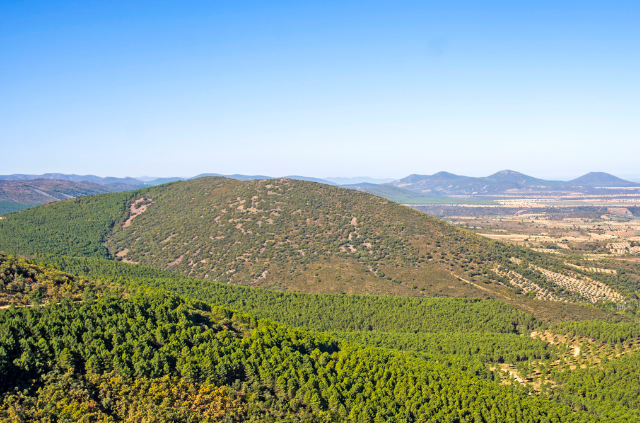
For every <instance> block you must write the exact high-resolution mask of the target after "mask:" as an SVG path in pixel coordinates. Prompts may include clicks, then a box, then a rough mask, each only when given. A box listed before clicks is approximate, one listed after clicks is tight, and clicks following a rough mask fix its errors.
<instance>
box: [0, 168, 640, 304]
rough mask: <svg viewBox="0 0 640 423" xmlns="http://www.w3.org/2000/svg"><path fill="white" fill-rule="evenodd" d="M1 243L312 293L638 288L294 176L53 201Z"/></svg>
mask: <svg viewBox="0 0 640 423" xmlns="http://www.w3.org/2000/svg"><path fill="white" fill-rule="evenodd" d="M0 250H4V251H7V252H11V253H17V254H24V255H42V254H54V255H68V256H85V257H97V258H109V259H114V260H121V261H125V262H130V263H138V264H143V265H146V266H150V267H155V268H158V269H164V270H168V271H171V272H173V273H177V274H181V275H185V276H191V277H196V278H200V279H205V280H209V281H217V282H221V283H231V284H239V285H246V286H263V287H269V288H272V289H278V290H288V291H299V292H312V293H337V294H340V293H347V294H355V293H359V294H384V295H389V294H390V295H401V296H449V297H451V296H454V297H476V298H499V299H502V300H506V301H511V302H519V301H524V300H525V298H527V297H529V296H534V297H535V296H538V297H539V298H540V299H554V300H556V301H557V300H560V301H563V302H565V301H569V302H602V303H604V302H606V301H614V302H618V301H621V300H622V299H623V298H625V297H630V296H631V295H633V292H635V290H637V283H638V275H634V274H629V275H627V279H625V282H624V286H622V285H621V286H618V285H616V284H617V282H616V279H612V278H607V277H606V276H591V277H592V278H597V277H600V278H602V280H601V281H596V280H595V279H591V278H589V277H587V276H586V274H581V273H580V270H576V268H575V267H571V266H568V265H567V264H566V263H564V262H562V261H560V260H559V259H558V258H554V257H549V256H547V255H544V254H541V253H535V252H532V251H530V250H526V249H523V248H518V247H514V246H508V245H505V244H501V243H498V242H494V241H489V240H486V239H484V238H482V237H480V236H477V235H475V234H473V233H471V232H468V231H466V230H464V229H461V228H457V227H455V226H452V225H449V224H447V223H444V222H442V221H441V220H438V219H436V218H434V217H431V216H428V215H426V214H423V213H420V212H418V211H415V210H413V209H410V208H408V207H405V206H402V205H399V204H397V203H394V202H391V201H388V200H386V199H384V198H381V197H378V196H374V195H370V194H367V193H362V192H357V191H354V190H348V189H344V188H340V187H334V186H329V185H323V184H317V183H313V182H307V181H294V180H290V179H272V180H255V181H236V180H230V179H226V178H199V179H194V180H190V181H183V182H175V183H171V184H166V185H162V186H157V187H152V188H146V189H142V190H138V191H132V192H126V193H116V194H106V195H101V196H95V197H87V198H79V199H74V200H70V201H63V202H57V203H52V204H49V205H46V206H44V207H38V208H34V209H29V210H25V211H23V212H19V213H14V214H10V215H7V216H6V217H5V218H4V219H2V220H0ZM542 271H551V272H553V274H554V275H557V276H558V277H571V278H573V279H572V284H573V285H567V284H562V283H558V282H557V281H556V279H554V278H555V277H554V278H552V277H550V276H549V273H547V274H544V273H542ZM523 281H524V282H523ZM598 284H600V285H598ZM593 289H596V291H598V290H599V291H598V292H597V293H596V294H592V293H591V292H592V291H593ZM557 304H558V303H557V302H556V303H555V304H550V302H549V301H540V302H536V303H535V307H538V308H542V309H545V308H548V307H552V308H554V307H557Z"/></svg>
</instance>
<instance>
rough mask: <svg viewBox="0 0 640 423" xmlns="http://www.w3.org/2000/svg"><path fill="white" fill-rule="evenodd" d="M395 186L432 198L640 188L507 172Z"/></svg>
mask: <svg viewBox="0 0 640 423" xmlns="http://www.w3.org/2000/svg"><path fill="white" fill-rule="evenodd" d="M392 184H393V185H395V186H397V187H399V188H403V189H405V190H409V191H413V192H418V193H423V194H431V195H491V194H502V193H506V192H518V191H521V192H532V191H535V192H553V191H559V190H560V191H580V190H581V189H585V188H597V187H620V188H622V187H632V186H633V187H636V186H640V185H639V184H635V183H633V182H629V181H625V180H623V179H620V178H617V177H615V176H613V175H609V174H606V173H598V172H592V173H589V174H587V175H584V176H582V177H580V178H577V179H574V180H572V181H568V182H562V181H547V180H544V179H538V178H534V177H532V176H528V175H525V174H523V173H520V172H514V171H512V170H503V171H500V172H497V173H494V174H493V175H490V176H487V177H470V176H460V175H455V174H453V173H448V172H438V173H435V174H433V175H410V176H408V177H406V178H402V179H399V180H397V181H395V182H392Z"/></svg>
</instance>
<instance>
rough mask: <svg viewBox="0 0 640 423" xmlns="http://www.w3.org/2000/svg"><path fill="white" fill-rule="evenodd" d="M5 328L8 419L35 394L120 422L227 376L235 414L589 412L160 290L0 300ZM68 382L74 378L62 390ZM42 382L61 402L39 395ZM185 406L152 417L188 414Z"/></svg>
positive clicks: (467, 416)
mask: <svg viewBox="0 0 640 423" xmlns="http://www.w3.org/2000/svg"><path fill="white" fill-rule="evenodd" d="M232 316H233V317H232ZM0 334H1V335H2V336H1V338H0V352H1V355H0V356H1V360H0V376H1V378H0V381H1V382H0V390H2V392H4V398H3V402H2V403H3V413H4V416H3V417H4V418H5V419H6V418H8V416H9V415H11V413H13V412H15V404H16V402H18V403H22V404H26V405H29V404H34V403H35V404H36V410H32V412H35V413H40V414H41V415H45V416H46V415H47V413H48V416H49V417H50V418H54V419H57V418H60V417H67V418H70V417H72V416H74V415H75V416H79V415H82V413H83V411H89V410H88V408H89V407H90V408H91V411H92V412H94V413H96V416H100V415H102V416H106V417H108V418H110V419H112V421H123V420H124V419H123V414H124V413H123V407H125V408H126V407H129V409H133V410H134V411H135V410H140V409H139V408H136V407H134V405H136V404H140V405H142V404H148V407H154V405H153V404H158V405H160V404H162V403H165V404H167V403H168V404H171V403H173V404H174V406H175V405H176V404H177V403H178V401H176V396H178V395H176V393H175V389H170V388H171V387H172V386H173V387H175V386H176V385H179V384H180V383H188V384H193V388H192V390H191V391H192V392H193V393H195V392H197V391H198V390H199V389H201V388H200V387H201V386H202V385H203V384H204V385H206V386H216V387H217V386H219V387H223V388H224V389H223V390H222V391H221V392H227V394H226V396H228V397H229V400H228V401H227V402H228V403H231V404H235V405H236V406H235V407H234V408H233V410H234V413H237V414H236V415H237V416H238V417H239V418H241V419H243V420H248V421H268V420H272V419H274V420H281V419H284V418H286V419H287V421H311V422H314V421H316V422H324V421H353V422H360V421H407V422H412V421H433V422H436V421H461V422H474V421H487V422H494V421H495V422H497V421H515V420H517V421H522V422H541V421H558V422H568V421H584V422H586V421H594V418H593V417H591V416H589V415H587V414H583V413H576V412H573V411H571V410H570V409H569V408H568V407H563V406H558V405H556V404H554V403H553V402H550V401H546V400H543V399H540V398H536V397H529V396H527V395H525V394H523V393H519V392H518V391H517V390H514V389H513V388H510V387H506V386H501V385H499V384H497V383H494V382H490V381H485V380H482V379H478V378H476V377H474V376H473V375H472V374H470V373H468V372H464V371H460V370H456V369H454V368H451V367H447V366H445V365H443V364H439V363H436V362H431V361H425V360H424V359H421V358H419V357H412V356H410V355H405V354H400V353H395V352H391V351H387V350H383V349H374V348H355V347H351V346H348V345H345V346H342V345H340V344H339V343H335V342H334V341H331V340H330V339H329V338H326V337H324V336H321V335H315V334H313V333H309V332H304V331H302V330H297V329H292V328H290V327H287V326H284V325H279V324H276V323H272V322H269V321H265V320H259V319H255V318H252V317H251V316H248V315H233V313H232V312H231V311H229V310H226V309H221V308H211V307H209V306H207V305H206V304H203V303H194V302H189V301H185V300H182V299H180V298H179V297H177V296H172V295H167V294H161V293H154V292H147V293H146V294H145V295H138V296H135V297H132V298H130V299H128V300H122V299H118V298H110V297H103V298H101V299H99V300H97V301H92V302H87V303H83V304H74V303H72V302H68V301H65V302H63V303H61V304H59V305H56V304H52V305H49V306H47V307H42V308H38V309H32V308H21V309H15V308H14V309H8V310H3V311H1V312H0ZM168 375H176V376H175V377H177V378H179V380H174V381H171V379H164V380H165V381H166V382H165V383H164V384H163V383H157V382H156V386H157V389H156V390H151V392H149V391H150V390H149V389H148V387H149V386H151V385H150V382H149V381H148V380H156V381H157V380H162V379H161V378H163V377H165V376H168ZM136 381H138V382H136ZM65 383H66V385H67V387H68V388H71V389H65V390H64V391H62V389H64V388H65ZM52 385H55V386H52ZM123 385H124V386H123ZM145 387H146V389H145ZM15 388H18V390H17V391H14V389H15ZM38 388H40V391H38ZM125 390H126V392H127V399H126V401H124V404H122V401H121V400H120V399H119V398H121V395H114V396H110V393H111V394H113V393H117V392H125ZM158 390H160V391H161V392H158ZM162 391H164V393H163V392H162ZM12 392H15V393H13V394H12ZM18 392H22V394H21V395H20V394H18ZM43 392H49V393H51V395H52V396H53V398H54V399H58V400H59V401H57V402H56V403H54V405H53V406H52V405H47V406H44V405H40V404H38V402H37V401H36V399H37V397H38V395H42V393H43ZM61 392H66V396H64V397H63V399H65V400H66V401H62V405H63V406H62V407H60V406H59V405H61V401H60V398H59V397H60V395H61ZM172 392H173V393H172ZM240 394H241V395H243V398H242V403H244V404H246V407H244V406H242V403H240V401H238V400H239V399H240V398H239V395H240ZM83 395H85V399H86V401H82V400H83V398H82V396H83ZM16 400H17V401H16ZM48 404H51V403H48ZM83 406H84V407H86V408H85V409H83V408H82V407H83ZM12 407H13V408H12ZM40 407H45V408H46V409H38V408H40ZM148 407H147V408H148ZM156 407H157V405H156ZM151 409H154V408H151ZM181 409H184V408H182V407H179V406H176V407H175V410H174V411H173V413H172V414H171V415H165V416H157V417H158V420H156V421H188V420H187V417H188V416H185V415H181V414H180V410H181ZM171 410H172V409H171V408H169V409H165V410H162V409H160V411H163V412H170V411H171ZM196 421H205V420H196ZM210 421H211V420H210ZM213 421H215V420H213Z"/></svg>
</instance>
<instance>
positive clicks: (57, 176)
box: [0, 173, 144, 189]
mask: <svg viewBox="0 0 640 423" xmlns="http://www.w3.org/2000/svg"><path fill="white" fill-rule="evenodd" d="M35 179H49V180H54V181H72V182H93V183H94V184H100V185H109V184H126V185H130V186H131V188H130V189H133V188H138V187H142V186H143V185H144V183H143V182H142V181H140V180H138V179H135V178H129V177H126V178H114V177H110V176H108V177H106V178H102V177H100V176H95V175H73V174H71V175H68V174H64V173H45V174H42V175H24V174H16V175H0V180H4V181H32V180H35Z"/></svg>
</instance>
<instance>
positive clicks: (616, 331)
mask: <svg viewBox="0 0 640 423" xmlns="http://www.w3.org/2000/svg"><path fill="white" fill-rule="evenodd" d="M551 330H553V331H554V332H557V333H562V334H565V335H572V336H582V337H586V338H589V339H592V340H594V341H597V342H601V343H603V344H604V343H608V344H617V343H623V342H629V341H632V340H637V339H640V324H638V323H631V322H619V323H607V322H603V321H601V320H586V321H582V322H562V323H556V324H554V325H552V326H551Z"/></svg>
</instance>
